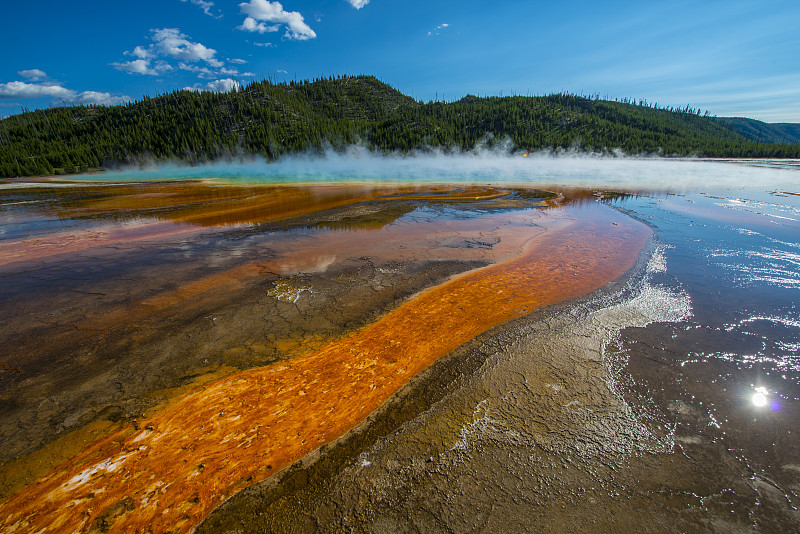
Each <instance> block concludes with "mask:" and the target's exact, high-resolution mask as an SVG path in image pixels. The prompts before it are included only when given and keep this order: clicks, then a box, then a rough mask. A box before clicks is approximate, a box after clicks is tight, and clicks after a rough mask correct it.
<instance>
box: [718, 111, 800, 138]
mask: <svg viewBox="0 0 800 534" xmlns="http://www.w3.org/2000/svg"><path fill="white" fill-rule="evenodd" d="M717 121H718V122H719V123H720V124H721V125H723V126H725V127H726V128H728V129H729V130H733V131H734V132H736V133H738V134H740V135H742V136H744V137H745V138H747V139H749V140H751V141H756V142H759V143H776V144H782V145H796V144H800V124H794V123H789V122H776V123H768V122H761V121H757V120H755V119H746V118H743V117H721V118H719V119H717Z"/></svg>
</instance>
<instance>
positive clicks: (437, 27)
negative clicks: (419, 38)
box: [428, 22, 450, 37]
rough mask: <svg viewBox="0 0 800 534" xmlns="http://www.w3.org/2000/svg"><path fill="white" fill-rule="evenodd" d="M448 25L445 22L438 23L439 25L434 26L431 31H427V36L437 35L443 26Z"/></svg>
mask: <svg viewBox="0 0 800 534" xmlns="http://www.w3.org/2000/svg"><path fill="white" fill-rule="evenodd" d="M448 26H450V25H449V24H447V23H446V22H445V23H442V24H439V25H438V26H436V28H434V29H433V30H432V31H429V32H428V36H429V37H430V36H431V35H439V34H440V33H441V32H442V30H444V29H445V28H447V27H448Z"/></svg>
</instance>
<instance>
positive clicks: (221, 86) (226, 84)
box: [184, 78, 240, 93]
mask: <svg viewBox="0 0 800 534" xmlns="http://www.w3.org/2000/svg"><path fill="white" fill-rule="evenodd" d="M239 87H240V85H239V82H237V81H236V80H234V79H232V78H223V79H221V80H214V81H213V82H208V83H207V84H206V85H204V86H202V87H201V86H200V85H199V84H195V85H193V86H191V87H184V89H185V90H188V91H214V92H215V93H228V92H230V91H233V90H234V89H239Z"/></svg>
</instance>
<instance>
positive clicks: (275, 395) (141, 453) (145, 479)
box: [0, 208, 650, 532]
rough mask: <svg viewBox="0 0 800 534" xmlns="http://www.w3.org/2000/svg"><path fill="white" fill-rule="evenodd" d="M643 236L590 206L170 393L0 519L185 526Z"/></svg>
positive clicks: (613, 274) (575, 285) (89, 526)
mask: <svg viewBox="0 0 800 534" xmlns="http://www.w3.org/2000/svg"><path fill="white" fill-rule="evenodd" d="M590 218H591V220H589V219H590ZM649 235H650V231H649V229H648V228H647V227H646V226H645V225H643V224H641V223H639V222H636V221H634V220H632V219H629V218H627V217H624V216H622V215H620V214H618V213H616V212H615V211H613V210H610V209H606V208H596V209H595V208H593V209H592V210H591V213H590V217H587V216H582V217H580V218H579V219H577V220H575V221H574V222H571V223H570V224H568V225H565V226H563V227H561V228H559V229H557V230H552V231H549V232H545V233H544V234H543V235H542V237H541V238H539V239H537V241H536V243H533V244H531V245H530V246H529V247H528V249H527V251H526V252H525V253H524V254H523V255H522V256H521V257H519V258H517V259H514V260H512V261H509V262H506V263H503V264H498V265H494V266H490V267H487V268H484V269H481V270H478V271H473V272H471V273H468V274H466V275H463V276H461V277H458V278H455V279H453V280H451V281H449V282H447V283H445V284H443V285H441V286H438V287H436V288H434V289H432V290H430V291H427V292H424V293H422V294H421V295H419V296H417V297H416V298H414V299H412V300H411V301H409V302H407V303H406V304H404V305H403V306H401V307H399V308H398V309H396V310H395V311H393V312H391V313H389V314H388V315H386V316H384V317H383V318H382V319H380V320H379V321H377V322H376V323H374V324H372V325H370V326H368V327H366V328H364V329H363V330H361V331H359V332H357V333H355V334H353V335H351V336H349V337H347V338H344V339H342V340H340V341H337V342H334V343H332V344H330V345H327V346H325V347H324V348H322V349H320V350H318V351H317V352H314V353H311V354H308V355H306V356H302V357H298V358H296V359H294V360H291V361H290V362H288V363H281V364H276V365H274V366H270V367H265V368H261V369H254V370H250V371H245V372H241V373H238V374H235V375H232V376H229V377H227V378H224V379H221V380H219V381H216V382H213V383H210V384H207V385H204V386H202V387H199V388H198V389H196V390H194V391H192V392H191V393H189V394H187V395H185V396H183V397H180V398H178V399H176V400H175V401H173V402H171V403H170V404H169V405H167V407H166V408H164V409H163V410H162V411H161V412H160V413H159V414H158V415H155V416H153V417H152V418H150V419H149V420H147V421H142V422H139V423H138V425H137V427H135V428H133V427H129V428H127V429H125V430H123V431H120V432H119V433H117V434H115V435H112V436H110V437H109V438H107V439H105V440H103V441H101V442H98V443H95V444H94V445H92V446H90V447H89V448H87V449H86V450H85V451H84V452H83V453H82V454H81V455H79V456H78V457H76V458H75V459H73V460H71V461H70V462H68V463H66V464H65V465H62V466H61V467H60V468H58V469H56V470H55V471H54V472H52V473H51V474H50V475H48V476H47V477H45V478H43V479H42V480H40V481H38V482H36V483H34V484H32V485H30V486H28V487H27V488H25V489H23V490H22V491H20V492H19V493H18V494H16V495H15V496H13V497H11V498H10V500H8V501H7V502H5V503H4V504H3V505H2V507H0V528H2V531H3V532H38V531H40V530H42V531H53V532H78V531H81V532H91V531H92V530H93V529H103V530H106V529H108V530H110V531H113V532H165V531H172V532H188V531H190V530H191V529H192V528H193V527H195V526H196V525H197V524H198V523H199V522H200V521H201V520H202V519H203V518H204V517H205V516H206V515H207V514H208V513H209V512H211V511H212V510H213V509H214V508H215V507H217V506H219V504H220V503H222V502H223V501H225V500H226V499H228V498H229V497H230V496H232V495H233V494H234V493H236V492H237V491H239V490H241V489H242V488H244V487H246V486H248V485H250V484H253V483H255V482H258V481H261V480H263V479H265V478H267V477H269V476H270V475H272V474H274V473H276V472H277V471H279V470H281V469H283V468H285V467H287V466H289V465H291V464H292V463H293V462H295V461H297V460H298V459H300V458H302V457H303V456H305V455H307V454H308V453H309V452H311V451H313V450H315V449H317V448H318V447H320V446H321V445H323V444H325V443H328V442H331V441H333V440H335V439H337V438H338V437H340V436H342V435H343V434H344V433H346V432H347V431H348V430H350V429H352V428H353V427H354V426H356V425H358V424H359V423H360V422H362V421H363V420H364V419H365V418H366V417H367V416H368V415H369V414H370V412H372V411H374V410H375V409H377V408H378V407H380V406H381V404H383V403H384V402H385V401H386V400H387V399H388V398H389V397H390V396H391V395H392V394H393V393H395V392H396V391H397V390H398V389H399V388H401V387H402V386H403V385H404V384H406V383H407V382H408V380H409V379H410V378H411V377H412V376H414V375H415V374H416V373H418V372H419V371H421V370H422V369H424V368H425V367H427V366H429V365H430V364H431V363H432V362H434V361H435V360H436V359H438V358H440V357H441V356H443V355H445V354H448V353H449V352H451V351H453V350H454V349H456V348H457V347H458V346H460V345H462V344H463V343H465V342H467V341H469V340H470V339H472V338H474V337H475V336H477V335H479V334H481V333H482V332H485V331H487V330H488V329H490V328H492V327H494V326H496V325H498V324H501V323H503V322H505V321H508V320H510V319H514V318H517V317H520V316H523V315H525V314H527V313H529V312H530V311H531V310H533V309H535V308H537V307H542V306H546V305H548V304H553V303H556V302H560V301H564V300H567V299H570V298H573V297H576V296H579V295H582V294H585V293H587V292H590V291H592V290H595V289H598V288H600V287H602V286H603V285H605V284H606V283H607V282H608V281H610V280H612V279H614V278H617V277H618V276H620V275H622V274H623V273H624V272H625V271H626V270H628V269H629V268H630V267H631V266H632V265H633V264H634V262H635V261H636V258H637V256H638V252H639V251H640V250H641V248H642V247H643V246H644V245H645V243H646V242H647V239H648V238H649Z"/></svg>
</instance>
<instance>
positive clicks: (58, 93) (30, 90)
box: [0, 82, 75, 99]
mask: <svg viewBox="0 0 800 534" xmlns="http://www.w3.org/2000/svg"><path fill="white" fill-rule="evenodd" d="M74 95H75V91H71V90H69V89H67V88H65V87H61V86H60V85H58V84H55V83H41V84H35V83H27V82H7V83H0V98H3V99H5V98H38V97H42V96H50V97H55V98H70V97H72V96H74Z"/></svg>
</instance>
